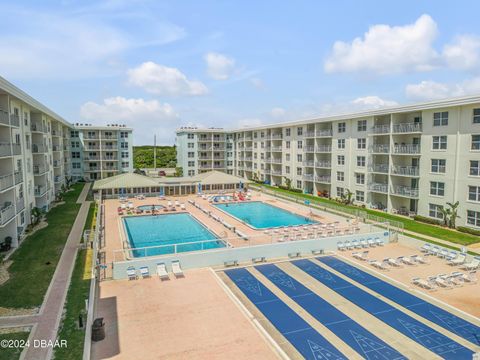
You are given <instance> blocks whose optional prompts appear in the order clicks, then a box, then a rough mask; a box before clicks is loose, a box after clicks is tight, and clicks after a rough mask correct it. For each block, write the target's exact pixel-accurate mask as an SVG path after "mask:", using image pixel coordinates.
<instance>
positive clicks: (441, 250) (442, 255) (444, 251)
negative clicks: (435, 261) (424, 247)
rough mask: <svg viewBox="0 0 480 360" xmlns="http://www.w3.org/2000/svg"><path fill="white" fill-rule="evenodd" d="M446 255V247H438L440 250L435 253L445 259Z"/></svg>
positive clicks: (447, 253)
mask: <svg viewBox="0 0 480 360" xmlns="http://www.w3.org/2000/svg"><path fill="white" fill-rule="evenodd" d="M448 255H449V252H448V250H447V249H440V251H439V252H438V254H437V256H438V257H441V258H444V259H447V257H448Z"/></svg>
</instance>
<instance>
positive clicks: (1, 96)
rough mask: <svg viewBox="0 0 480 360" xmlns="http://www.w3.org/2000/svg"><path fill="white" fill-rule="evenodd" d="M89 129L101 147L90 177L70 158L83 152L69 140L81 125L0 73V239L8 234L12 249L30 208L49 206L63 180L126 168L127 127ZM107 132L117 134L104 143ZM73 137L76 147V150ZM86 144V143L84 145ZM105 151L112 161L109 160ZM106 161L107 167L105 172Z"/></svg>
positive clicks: (27, 221) (128, 164) (128, 158)
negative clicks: (97, 138) (47, 105)
mask: <svg viewBox="0 0 480 360" xmlns="http://www.w3.org/2000/svg"><path fill="white" fill-rule="evenodd" d="M89 128H90V127H89ZM91 128H92V129H95V132H96V133H98V134H101V135H100V136H101V138H102V140H100V142H99V146H101V147H102V150H101V151H100V152H99V153H98V155H99V156H102V160H101V161H100V162H99V164H100V167H99V168H100V170H99V171H98V172H96V175H95V176H92V175H91V174H92V173H93V172H91V171H88V170H90V168H89V167H84V165H83V166H80V167H79V168H78V167H77V165H75V168H73V163H74V162H73V161H72V160H74V159H72V157H75V163H76V158H77V153H78V152H80V156H79V159H84V156H85V155H84V154H89V152H87V151H86V150H85V151H84V149H83V146H84V145H83V142H82V140H77V138H73V139H72V138H71V136H72V135H77V132H76V131H78V133H80V132H83V131H84V127H81V126H79V127H78V130H77V128H76V127H75V126H74V125H72V124H71V123H69V122H68V121H66V120H65V119H63V118H62V117H61V116H59V115H58V114H56V113H54V112H53V111H51V110H50V109H48V108H47V107H45V106H44V105H42V104H40V103H39V102H38V101H37V100H35V99H33V98H32V97H31V96H29V95H28V94H26V93H25V92H23V91H22V90H20V89H19V88H17V87H16V86H14V85H13V84H11V83H9V82H8V81H7V80H5V79H4V78H2V77H0V243H4V241H5V239H6V238H9V239H11V244H12V246H13V247H15V246H18V242H19V239H21V238H22V235H23V234H24V232H25V229H26V227H27V225H29V224H30V223H31V211H32V209H33V208H35V207H37V208H40V209H43V210H49V208H50V205H51V203H52V202H53V201H54V200H55V196H56V193H57V192H58V191H60V189H61V187H62V185H64V184H65V183H66V179H67V178H69V179H70V178H71V179H72V180H79V179H80V178H83V179H86V180H89V179H92V178H100V177H106V176H109V175H112V174H115V173H116V171H130V170H131V168H132V158H133V156H132V146H131V143H132V141H131V136H132V130H131V129H127V128H122V127H120V126H112V127H105V128H103V127H91ZM72 132H73V134H72ZM124 133H127V135H125V134H124ZM87 134H88V131H87ZM109 134H111V135H112V136H118V139H117V138H116V140H112V141H111V142H110V139H108V136H109ZM122 136H123V137H125V136H126V138H127V139H128V144H127V145H121V144H122V143H124V142H123V141H120V139H121V138H122ZM79 139H80V138H79ZM103 139H105V140H103ZM72 141H75V143H74V144H73V145H74V146H75V147H74V148H71V145H72V144H71V142H72ZM78 141H80V143H81V146H82V147H81V148H80V149H79V150H78V151H77V145H78ZM89 144H90V142H87V146H89ZM110 144H115V147H116V148H118V151H116V150H112V151H110V149H109V146H107V145H110ZM117 144H118V145H117ZM122 146H126V148H127V150H126V152H128V156H125V154H124V152H123V151H120V148H121V147H122ZM103 149H105V150H103ZM111 155H113V157H114V159H113V160H111V161H110V156H111ZM103 159H105V160H103ZM116 164H119V165H116ZM110 165H111V168H113V170H111V171H109V169H110ZM114 168H117V169H118V170H116V171H115V170H114ZM79 169H80V171H79ZM82 171H83V172H82ZM74 174H75V175H74Z"/></svg>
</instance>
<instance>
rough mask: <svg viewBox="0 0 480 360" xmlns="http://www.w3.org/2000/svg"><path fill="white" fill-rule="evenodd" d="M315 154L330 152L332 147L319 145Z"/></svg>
mask: <svg viewBox="0 0 480 360" xmlns="http://www.w3.org/2000/svg"><path fill="white" fill-rule="evenodd" d="M315 152H317V153H329V152H332V145H319V146H317V148H316V149H315Z"/></svg>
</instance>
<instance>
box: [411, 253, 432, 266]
mask: <svg viewBox="0 0 480 360" xmlns="http://www.w3.org/2000/svg"><path fill="white" fill-rule="evenodd" d="M410 258H411V259H412V260H413V261H415V262H416V263H418V264H428V263H429V262H428V261H427V260H426V259H425V258H424V257H423V256H421V255H412V256H410Z"/></svg>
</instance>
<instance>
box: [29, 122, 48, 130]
mask: <svg viewBox="0 0 480 360" xmlns="http://www.w3.org/2000/svg"><path fill="white" fill-rule="evenodd" d="M30 130H31V131H32V132H39V133H46V132H47V128H46V127H45V126H43V124H42V123H38V122H32V123H31V124H30Z"/></svg>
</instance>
